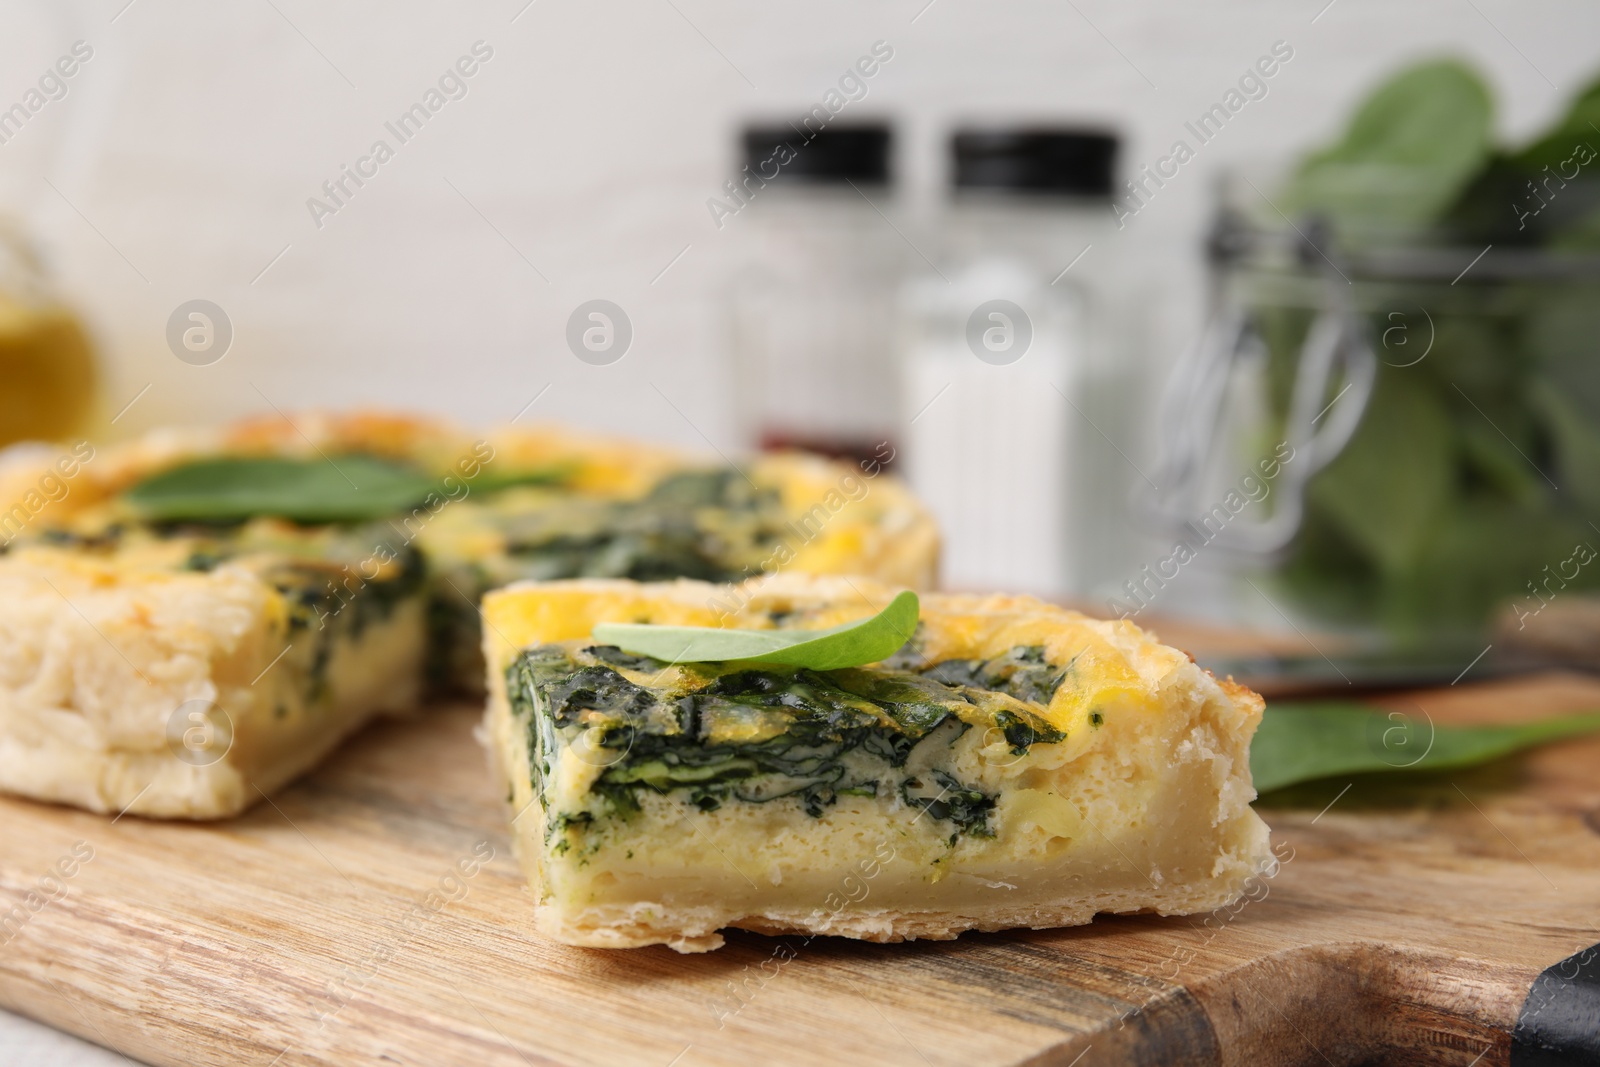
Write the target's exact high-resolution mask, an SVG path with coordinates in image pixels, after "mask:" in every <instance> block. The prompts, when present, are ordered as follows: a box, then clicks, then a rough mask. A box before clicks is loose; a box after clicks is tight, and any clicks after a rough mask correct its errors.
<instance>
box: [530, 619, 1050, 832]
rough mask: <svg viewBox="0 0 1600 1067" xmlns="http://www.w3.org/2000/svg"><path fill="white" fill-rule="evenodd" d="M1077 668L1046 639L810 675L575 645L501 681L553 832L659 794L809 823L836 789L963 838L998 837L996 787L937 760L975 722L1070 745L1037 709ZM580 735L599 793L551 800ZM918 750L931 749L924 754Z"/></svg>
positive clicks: (1020, 740) (548, 649)
mask: <svg viewBox="0 0 1600 1067" xmlns="http://www.w3.org/2000/svg"><path fill="white" fill-rule="evenodd" d="M1066 673H1067V672H1066V670H1065V669H1060V668H1051V667H1050V666H1049V664H1048V663H1046V662H1045V661H1044V654H1043V649H1040V648H1035V647H1019V648H1016V649H1013V650H1011V651H1010V652H1009V653H1007V655H1006V656H1004V657H1000V658H999V659H996V660H992V661H987V662H980V661H973V662H970V663H969V662H968V661H957V664H956V665H954V666H952V665H949V664H948V663H946V664H935V665H932V666H927V667H925V668H924V669H923V670H921V671H916V670H905V669H885V668H875V669H845V670H834V671H814V670H810V669H807V668H790V667H772V668H762V669H754V670H752V669H742V670H741V669H736V668H733V667H724V666H723V665H720V664H694V665H682V666H677V667H673V666H669V665H667V664H664V663H662V662H661V661H659V660H655V659H651V658H649V657H646V656H636V655H632V654H630V653H627V652H623V651H622V650H620V649H617V648H615V647H613V646H607V645H591V646H587V647H583V646H581V644H579V643H576V642H573V643H568V644H565V645H541V646H538V647H535V648H531V649H527V650H525V651H524V652H523V653H522V654H521V655H519V656H518V657H517V659H516V660H514V661H513V662H512V663H511V665H510V666H509V667H508V668H507V669H506V682H507V694H508V697H509V700H510V702H511V708H512V712H513V714H514V715H515V716H516V718H517V720H518V721H519V722H520V723H521V724H522V725H523V727H524V728H525V729H526V730H527V731H528V743H529V756H530V759H529V762H530V774H531V777H532V785H533V788H534V791H535V793H536V794H537V795H539V796H540V798H541V799H542V800H544V801H545V808H546V812H547V817H546V818H547V821H546V837H547V840H548V838H549V837H550V836H551V835H553V834H555V833H557V832H559V831H563V830H565V829H567V828H569V827H573V826H580V825H587V824H589V823H591V822H593V821H594V820H595V819H596V818H597V817H600V816H614V817H621V818H626V817H628V816H629V815H632V814H634V813H636V812H638V811H639V810H640V795H641V794H642V793H643V792H644V791H646V790H649V791H651V792H654V793H657V794H661V795H669V794H671V795H676V796H678V797H680V799H683V800H685V801H687V802H688V803H690V804H692V805H694V806H695V807H697V808H699V809H701V810H703V811H712V810H715V809H717V808H719V807H721V806H722V805H723V804H726V803H729V802H730V801H737V802H741V803H747V804H765V803H769V802H772V801H775V800H780V799H787V800H791V801H792V802H794V803H797V804H799V805H800V807H801V808H802V809H803V810H804V811H805V812H806V813H807V814H808V815H810V816H812V817H813V818H820V817H821V816H822V815H823V813H824V812H825V811H826V810H827V809H828V808H829V807H831V806H833V805H835V804H836V803H838V800H839V798H840V797H841V796H878V797H885V798H888V797H894V796H898V797H899V798H900V799H901V800H902V801H903V802H904V803H905V804H906V805H907V806H909V807H912V808H919V809H921V812H922V814H923V815H926V816H927V817H928V818H930V819H933V820H935V821H937V822H941V823H945V824H947V825H948V826H949V827H950V828H951V830H952V842H953V841H954V840H955V838H956V837H958V836H960V835H963V834H966V835H971V836H975V837H989V836H993V830H992V828H991V827H990V824H989V820H990V817H991V815H992V814H993V812H994V808H995V802H996V799H997V797H996V796H995V795H994V794H992V793H989V792H986V791H984V790H983V789H980V788H978V787H976V786H974V785H972V784H970V783H964V782H961V781H959V780H957V779H956V778H955V777H954V776H953V775H952V774H951V773H949V772H948V771H946V770H943V769H940V768H939V765H940V764H941V763H942V762H943V761H942V760H941V759H940V756H941V755H943V754H944V752H943V750H947V749H948V748H949V746H951V745H952V744H954V742H955V741H956V740H957V739H959V738H960V737H961V736H962V735H963V734H965V733H966V732H967V731H968V730H969V729H972V728H973V726H974V725H979V726H982V727H983V728H985V729H998V730H1000V731H1001V732H1002V733H1003V736H1004V737H1005V739H1006V741H1007V743H1008V744H1009V745H1010V746H1011V749H1012V751H1013V752H1015V753H1016V754H1017V755H1023V754H1025V753H1026V752H1027V751H1028V749H1029V748H1030V747H1031V746H1032V745H1034V744H1053V743H1056V742H1059V741H1061V740H1063V739H1064V738H1065V736H1066V735H1065V734H1064V733H1063V732H1062V731H1060V730H1057V729H1056V728H1054V727H1053V726H1051V725H1050V723H1049V722H1048V721H1046V720H1045V719H1044V718H1043V717H1042V715H1041V713H1040V712H1041V710H1042V709H1040V708H1039V707H1038V705H1039V704H1040V703H1043V702H1047V701H1048V699H1049V696H1048V695H1045V694H1051V695H1053V693H1054V692H1055V689H1056V688H1057V687H1059V686H1060V685H1061V683H1062V680H1063V679H1064V678H1065V675H1066ZM1013 690H1015V692H1013ZM1018 693H1027V694H1029V697H1026V698H1025V697H1022V696H1018V695H1017V694H1018ZM1035 695H1040V696H1043V700H1039V699H1033V697H1034V696H1035ZM580 739H581V744H582V745H583V748H582V749H581V752H582V755H581V757H580V758H582V759H583V760H585V761H586V762H588V763H589V764H591V765H592V766H596V767H601V768H603V769H602V770H601V771H600V773H599V774H598V775H597V776H596V777H595V779H594V781H593V783H592V784H591V785H590V787H589V790H588V792H589V794H590V796H591V797H592V798H594V800H595V802H594V803H588V804H586V806H584V808H583V810H581V811H555V810H552V806H551V804H550V803H549V796H550V785H551V781H550V776H551V774H552V769H553V767H554V766H555V765H556V762H557V760H558V759H559V758H560V755H561V753H562V751H563V750H565V749H568V748H573V747H574V746H577V745H579V744H580ZM923 745H926V746H930V748H929V749H928V750H927V751H926V753H920V754H919V755H920V756H921V758H920V759H918V758H914V756H913V753H914V751H915V750H917V749H918V748H919V746H923ZM918 817H919V818H920V817H921V815H919V816H918Z"/></svg>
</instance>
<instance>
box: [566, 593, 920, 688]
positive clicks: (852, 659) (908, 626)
mask: <svg viewBox="0 0 1600 1067" xmlns="http://www.w3.org/2000/svg"><path fill="white" fill-rule="evenodd" d="M919 607H920V604H919V602H918V600H917V594H915V593H912V592H909V591H907V592H903V593H901V594H899V595H898V596H896V597H895V598H894V600H892V601H891V602H890V603H889V606H888V607H886V608H884V609H883V610H882V611H880V612H878V613H877V614H876V615H873V616H870V617H868V618H865V619H859V620H857V621H856V622H850V623H845V624H844V625H843V626H835V627H832V628H831V629H827V630H733V629H721V628H719V627H715V626H654V625H651V624H648V623H632V622H602V623H598V624H596V626H595V628H594V639H595V640H596V641H599V642H601V643H603V644H608V645H616V646H617V647H618V648H620V649H622V650H623V651H625V652H632V653H635V654H637V655H641V656H652V657H654V658H655V659H659V660H662V661H664V662H667V663H716V662H725V661H728V660H740V661H745V662H749V663H772V664H782V665H784V666H789V667H809V668H811V669H812V670H816V671H833V670H840V669H842V668H844V667H860V666H862V665H864V664H868V663H876V662H878V661H879V660H882V659H888V658H889V657H890V656H892V655H894V654H895V653H896V652H898V651H899V650H900V647H901V646H902V645H904V644H905V643H906V642H907V641H909V640H910V639H911V635H912V633H914V632H915V631H916V628H917V613H918V610H919Z"/></svg>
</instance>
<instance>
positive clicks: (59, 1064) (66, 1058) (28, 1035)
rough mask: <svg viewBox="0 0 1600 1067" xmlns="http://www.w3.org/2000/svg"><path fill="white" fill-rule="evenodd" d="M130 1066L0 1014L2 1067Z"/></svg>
mask: <svg viewBox="0 0 1600 1067" xmlns="http://www.w3.org/2000/svg"><path fill="white" fill-rule="evenodd" d="M131 1062H133V1061H131V1060H128V1059H127V1058H125V1057H123V1056H119V1055H117V1054H116V1053H115V1052H112V1051H111V1050H109V1049H104V1048H101V1047H100V1046H99V1045H91V1044H89V1042H87V1041H80V1040H79V1039H78V1038H75V1037H73V1036H72V1035H70V1034H64V1033H62V1032H61V1031H60V1030H56V1029H53V1028H51V1027H48V1026H45V1025H44V1024H42V1023H36V1022H34V1021H33V1020H32V1019H28V1018H24V1017H23V1016H21V1015H13V1014H11V1013H10V1012H8V1011H4V1010H0V1064H4V1065H5V1067H114V1065H121V1067H126V1065H127V1064H129V1063H131Z"/></svg>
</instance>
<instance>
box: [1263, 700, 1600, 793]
mask: <svg viewBox="0 0 1600 1067" xmlns="http://www.w3.org/2000/svg"><path fill="white" fill-rule="evenodd" d="M1597 732H1600V712H1588V713H1585V714H1581V715H1565V716H1560V717H1558V718H1553V719H1542V720H1540V721H1538V722H1529V723H1516V724H1505V725H1497V726H1443V725H1439V724H1436V723H1434V722H1432V721H1431V720H1430V719H1429V718H1428V717H1427V716H1426V715H1422V716H1418V715H1413V714H1411V713H1410V712H1403V711H1385V710H1382V709H1376V708H1373V707H1372V706H1370V705H1367V704H1356V703H1352V702H1348V701H1327V702H1320V701H1318V702H1305V703H1293V702H1282V703H1274V704H1273V705H1271V706H1270V707H1269V708H1268V709H1267V712H1266V714H1265V715H1264V716H1263V717H1262V720H1261V726H1260V728H1259V729H1258V730H1257V731H1256V736H1255V740H1254V741H1252V742H1251V744H1250V773H1251V776H1252V777H1253V778H1254V780H1255V786H1256V790H1257V791H1258V792H1262V793H1265V792H1268V791H1269V790H1273V789H1282V788H1283V787H1284V786H1289V785H1294V784H1296V783H1299V782H1308V781H1313V780H1315V779H1318V778H1327V777H1330V776H1332V775H1346V774H1368V773H1388V772H1396V771H1445V770H1460V769H1462V768H1466V767H1473V766H1477V765H1478V764H1481V763H1488V762H1489V761H1491V760H1494V759H1498V758H1500V757H1501V756H1507V755H1510V754H1511V753H1513V752H1517V751H1519V750H1521V749H1525V748H1530V747H1532V746H1534V745H1539V744H1543V743H1545V742H1547V741H1558V740H1561V739H1562V738H1567V737H1577V736H1579V735H1582V734H1588V733H1597Z"/></svg>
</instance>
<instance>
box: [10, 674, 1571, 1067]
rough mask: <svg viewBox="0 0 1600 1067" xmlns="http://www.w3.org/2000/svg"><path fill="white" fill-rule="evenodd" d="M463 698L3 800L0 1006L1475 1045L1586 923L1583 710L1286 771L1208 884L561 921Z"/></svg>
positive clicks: (139, 1039)
mask: <svg viewBox="0 0 1600 1067" xmlns="http://www.w3.org/2000/svg"><path fill="white" fill-rule="evenodd" d="M1396 706H1399V707H1405V708H1408V709H1410V710H1411V711H1412V712H1413V714H1414V713H1415V711H1416V709H1417V708H1419V707H1420V708H1421V709H1422V710H1424V711H1426V712H1427V714H1428V715H1429V716H1431V717H1432V718H1433V719H1434V720H1435V721H1438V722H1469V721H1485V720H1495V719H1508V718H1515V719H1530V718H1536V717H1540V716H1545V715H1551V714H1556V713H1559V712H1563V711H1572V710H1578V709H1584V708H1594V707H1600V680H1594V679H1580V678H1576V677H1565V676H1551V677H1545V678H1540V679H1533V680H1524V681H1521V682H1516V683H1498V684H1486V685H1481V686H1475V687H1466V686H1462V687H1457V688H1454V689H1450V690H1445V691H1440V692H1433V693H1421V694H1411V695H1408V696H1406V697H1404V698H1400V700H1399V702H1398V703H1397V705H1396ZM477 719H478V712H477V709H475V708H471V707H466V706H452V707H441V708H438V709H436V710H434V711H433V712H432V713H430V714H428V715H427V716H425V717H422V718H420V719H418V720H416V721H412V722H395V723H386V724H382V725H379V726H377V727H375V728H373V729H371V730H369V731H367V732H366V733H365V734H363V735H362V736H360V737H359V738H357V739H356V740H355V741H354V742H352V743H351V744H349V745H348V746H346V748H345V749H344V750H343V751H341V752H340V753H339V754H338V756H337V757H336V758H335V759H334V760H332V761H331V762H330V763H329V765H328V766H327V767H325V768H324V769H323V770H321V771H320V772H318V773H317V774H315V775H313V776H311V777H310V778H308V779H307V780H305V781H303V782H301V783H300V784H298V785H296V786H294V787H293V788H290V789H287V790H285V791H284V792H282V793H281V794H279V795H277V796H275V797H273V798H272V800H271V802H270V803H263V804H261V805H259V806H258V807H257V808H256V809H255V810H254V811H252V812H251V813H249V814H248V815H246V816H245V817H243V818H240V819H237V820H234V821H232V822H229V823H224V824H219V825H179V824H170V823H158V822H149V821H144V820H141V819H138V818H134V817H126V818H121V819H118V820H115V821H113V820H110V819H107V818H101V817H96V816H92V815H87V814H84V813H80V812H76V811H70V810H66V809H60V808H54V807H48V806H43V805H36V804H31V803H27V802H23V801H16V800H0V841H3V842H4V845H3V848H0V893H3V896H4V898H5V899H6V900H7V901H8V903H7V904H6V905H5V907H6V908H9V907H10V906H11V904H10V903H9V902H10V901H25V898H26V897H27V894H28V893H30V892H35V893H39V894H40V896H38V897H36V898H34V901H33V903H35V904H39V905H40V907H39V909H38V910H37V911H29V912H28V918H27V921H26V923H25V924H24V925H21V926H20V927H15V924H13V926H14V927H15V928H14V929H12V930H10V931H8V933H9V940H8V941H6V943H4V944H3V945H0V1003H3V1004H4V1005H5V1006H6V1007H9V1008H11V1009H13V1010H16V1011H20V1012H22V1013H25V1014H27V1015H31V1016H33V1017H34V1018H36V1019H40V1020H43V1021H45V1022H48V1023H50V1024H52V1025H54V1026H58V1027H60V1028H62V1029H65V1030H69V1031H72V1032H73V1033H76V1034H79V1035H81V1036H83V1037H85V1038H88V1039H89V1040H91V1041H96V1042H99V1043H100V1044H103V1045H107V1046H110V1047H112V1048H114V1049H116V1050H118V1051H120V1052H122V1053H124V1054H125V1055H127V1056H129V1057H132V1058H134V1059H139V1060H147V1061H149V1062H151V1063H156V1064H201V1063H205V1064H259V1065H262V1067H266V1065H269V1064H277V1065H282V1067H289V1065H292V1064H312V1063H316V1064H341V1065H362V1064H430V1065H431V1064H454V1063H462V1064H485V1065H500V1064H504V1065H509V1067H519V1065H525V1064H640V1065H644V1067H669V1065H671V1067H691V1065H696V1064H729V1065H734V1064H740V1065H742V1064H751V1063H760V1064H764V1065H778V1064H790V1063H795V1064H800V1063H804V1064H814V1063H834V1062H840V1063H884V1064H906V1065H910V1067H921V1065H927V1067H932V1065H944V1064H949V1065H958V1064H960V1065H967V1064H1022V1063H1026V1064H1061V1065H1071V1064H1083V1065H1084V1067H1093V1065H1096V1064H1109V1063H1123V1062H1137V1063H1151V1064H1156V1063H1160V1064H1167V1063H1171V1064H1217V1063H1227V1064H1250V1065H1271V1064H1302V1063H1304V1064H1330V1065H1333V1064H1357V1063H1367V1062H1385V1063H1406V1064H1411V1063H1439V1064H1460V1065H1462V1067H1466V1065H1469V1064H1482V1065H1485V1067H1487V1065H1492V1064H1504V1063H1506V1062H1507V1060H1508V1056H1509V1049H1510V1031H1511V1029H1512V1027H1513V1025H1514V1024H1515V1021H1516V1018H1517V1014H1518V1011H1519V1009H1520V1008H1521V1006H1522V1003H1523V1000H1524V998H1525V997H1526V995H1527V993H1528V989H1529V986H1530V984H1531V983H1532V982H1533V981H1534V979H1535V977H1536V976H1537V975H1538V974H1539V972H1540V971H1541V970H1543V969H1544V968H1545V967H1547V966H1549V965H1551V964H1553V963H1555V962H1556V961H1558V960H1561V959H1563V958H1564V957H1567V956H1568V955H1570V954H1572V953H1574V952H1576V951H1579V950H1581V949H1584V948H1586V947H1588V946H1590V945H1592V944H1594V943H1595V942H1596V941H1600V774H1597V773H1596V768H1597V767H1600V740H1589V741H1575V742H1568V743H1565V744H1561V745H1557V746H1552V747H1550V748H1547V749H1544V750H1542V751H1539V752H1536V753H1533V754H1531V755H1528V756H1526V757H1523V758H1520V759H1518V760H1514V761H1509V762H1505V763H1501V764H1499V765H1496V766H1495V767H1493V768H1487V769H1483V770H1479V771H1475V772H1471V773H1461V774H1453V775H1449V776H1445V777H1441V778H1434V779H1430V780H1427V781H1421V782H1418V781H1415V780H1413V781H1412V782H1411V783H1409V784H1396V783H1393V782H1389V783H1384V782H1381V781H1375V780H1373V779H1371V778H1365V779H1360V780H1356V781H1354V782H1349V783H1347V782H1345V781H1335V782H1329V783H1324V784H1320V785H1316V786H1311V787H1303V788H1302V789H1301V790H1300V792H1299V794H1297V796H1296V797H1295V798H1294V799H1293V801H1292V802H1291V803H1288V804H1285V805H1282V806H1277V807H1273V808H1270V809H1266V810H1264V811H1263V814H1264V815H1265V817H1266V819H1267V821H1268V822H1269V823H1270V824H1271V826H1272V829H1273V838H1274V841H1275V843H1276V845H1277V848H1278V850H1279V852H1280V855H1282V856H1284V857H1285V858H1286V862H1284V863H1283V865H1282V867H1281V870H1280V872H1279V873H1278V874H1277V876H1276V877H1275V878H1273V879H1272V880H1270V881H1269V882H1267V883H1265V889H1266V895H1265V897H1264V898H1263V899H1260V900H1256V901H1252V902H1250V903H1247V904H1245V905H1244V906H1242V907H1241V908H1239V909H1238V910H1237V912H1236V913H1230V912H1226V911H1224V912H1221V913H1218V914H1217V915H1214V916H1210V917H1199V916H1197V917H1190V918H1169V919H1161V918H1154V917H1126V918H1103V919H1100V920H1098V921H1096V922H1095V923H1094V924H1093V925H1091V926H1087V927H1080V928H1077V929H1071V930H1055V931H1041V932H1019V933H1008V934H994V935H967V936H965V937H962V938H961V939H960V940H958V941H954V942H921V943H915V944H907V945H869V944H860V943H855V942H845V941H834V940H826V939H818V940H813V941H809V942H807V941H806V940H805V939H802V938H765V937H759V936H755V935H744V934H735V935H733V936H732V937H731V938H730V939H729V944H728V947H726V948H725V949H723V950H721V951H719V952H715V953H711V954H709V955H704V956H679V955H676V954H674V953H673V952H671V951H669V950H667V949H642V950H634V951H627V952H606V951H596V950H584V949H574V948H568V947H566V946H563V945H559V944H553V943H551V942H548V941H544V940H541V939H540V938H539V937H537V936H536V935H535V934H534V933H533V932H532V930H531V927H530V921H529V919H530V902H529V897H528V895H527V891H526V889H525V888H524V883H523V879H522V876H521V874H520V873H519V871H518V869H517V867H516V865H515V864H514V862H513V860H512V858H511V856H510V853H509V843H508V839H507V836H506V832H505V816H506V813H505V810H504V806H503V804H504V801H503V798H502V797H499V796H496V795H495V793H494V791H493V787H492V786H491V784H490V782H491V779H490V776H489V774H488V773H487V771H486V761H485V758H484V754H483V752H482V750H481V749H480V747H479V745H478V743H477V742H476V741H475V740H474V738H473V728H474V726H475V724H476V722H477ZM1347 785H1348V786H1349V788H1346V786H1347ZM89 850H92V858H91V859H89V860H87V862H81V861H80V858H81V856H83V855H84V854H85V853H86V852H88V851H89ZM75 853H76V855H75ZM66 871H70V872H71V875H70V877H63V876H62V873H61V872H66ZM52 872H55V873H52ZM47 898H48V899H47ZM6 936H7V935H4V934H0V940H5V938H6Z"/></svg>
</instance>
